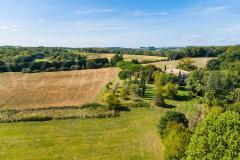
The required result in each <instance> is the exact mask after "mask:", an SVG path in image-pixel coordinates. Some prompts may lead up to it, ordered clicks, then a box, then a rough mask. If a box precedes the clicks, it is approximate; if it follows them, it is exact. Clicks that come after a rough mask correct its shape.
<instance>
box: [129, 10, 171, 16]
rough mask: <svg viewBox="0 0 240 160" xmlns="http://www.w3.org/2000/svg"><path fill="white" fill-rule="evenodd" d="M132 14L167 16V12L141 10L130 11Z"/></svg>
mask: <svg viewBox="0 0 240 160" xmlns="http://www.w3.org/2000/svg"><path fill="white" fill-rule="evenodd" d="M130 14H131V15H132V16H136V17H139V16H167V15H168V13H167V12H147V11H142V10H136V11H134V12H132V13H130Z"/></svg>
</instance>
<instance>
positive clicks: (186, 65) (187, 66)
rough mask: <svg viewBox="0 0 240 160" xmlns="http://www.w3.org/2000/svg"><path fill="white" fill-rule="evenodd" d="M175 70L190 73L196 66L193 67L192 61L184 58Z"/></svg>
mask: <svg viewBox="0 0 240 160" xmlns="http://www.w3.org/2000/svg"><path fill="white" fill-rule="evenodd" d="M177 68H178V69H182V70H185V71H192V70H195V69H197V66H196V65H193V61H192V60H191V58H184V59H181V60H180V62H179V64H178V65H177Z"/></svg>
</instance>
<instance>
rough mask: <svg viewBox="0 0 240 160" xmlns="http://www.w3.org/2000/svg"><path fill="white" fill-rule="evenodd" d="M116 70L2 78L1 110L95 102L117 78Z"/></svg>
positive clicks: (18, 75)
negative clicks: (103, 90) (101, 92)
mask: <svg viewBox="0 0 240 160" xmlns="http://www.w3.org/2000/svg"><path fill="white" fill-rule="evenodd" d="M117 73H118V70H117V69H115V68H106V69H96V70H81V71H68V72H49V73H35V74H23V73H2V74H0V97H1V99H0V106H1V109H6V108H8V109H26V108H45V107H51V106H58V107H59V106H60V107H61V106H72V105H81V104H84V103H88V102H92V101H93V100H94V99H95V97H96V96H97V94H98V93H99V92H100V91H101V89H102V87H103V86H104V85H105V84H106V83H108V82H109V81H112V80H113V79H115V78H116V77H117Z"/></svg>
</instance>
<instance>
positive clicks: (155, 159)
mask: <svg viewBox="0 0 240 160" xmlns="http://www.w3.org/2000/svg"><path fill="white" fill-rule="evenodd" d="M184 94H186V92H184V91H180V92H179V96H182V97H184ZM152 96H153V88H151V85H150V86H148V90H147V98H146V99H148V101H151V99H152V98H153V97H152ZM166 102H167V103H168V104H170V105H172V106H174V107H173V108H172V110H179V111H181V112H184V113H186V114H187V116H188V117H189V118H192V117H193V115H195V114H196V113H197V111H198V109H199V105H198V104H197V101H196V100H194V99H193V100H186V101H182V99H180V100H178V101H172V100H167V101H166ZM167 110H170V109H163V108H136V109H132V110H131V111H130V112H125V113H122V114H121V116H120V117H117V118H109V119H76V120H56V121H49V122H26V123H9V124H0V144H1V145H0V146H1V147H0V160H1V159H2V160H10V159H11V160H12V159H18V160H26V159H27V160H28V159H29V160H30V159H31V160H35V159H36V160H40V159H41V160H42V159H44V160H50V159H51V160H52V159H56V160H62V159H73V160H74V159H76V160H99V159H103V160H159V159H163V151H164V147H163V145H162V143H161V140H160V138H159V135H158V133H157V129H156V125H157V123H158V121H159V119H160V117H161V116H162V115H163V114H164V113H165V112H166V111H167Z"/></svg>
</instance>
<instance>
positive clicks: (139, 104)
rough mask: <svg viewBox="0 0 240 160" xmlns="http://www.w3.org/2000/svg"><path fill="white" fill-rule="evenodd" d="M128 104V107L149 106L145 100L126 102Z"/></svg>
mask: <svg viewBox="0 0 240 160" xmlns="http://www.w3.org/2000/svg"><path fill="white" fill-rule="evenodd" d="M128 106H129V107H130V108H142V107H149V103H146V102H141V101H140V102H132V103H128Z"/></svg>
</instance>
